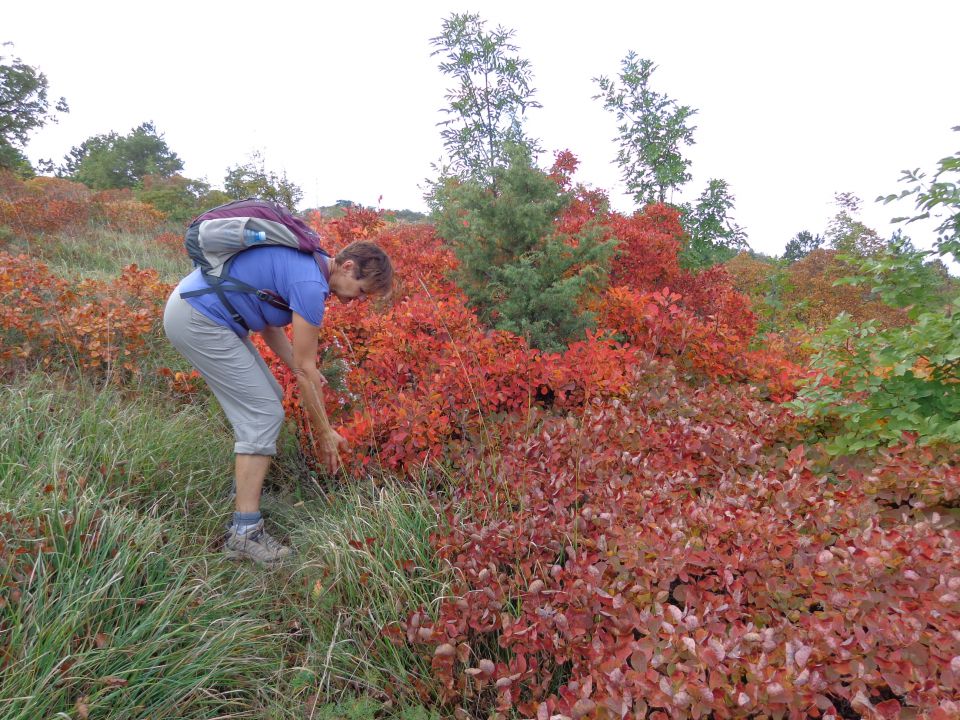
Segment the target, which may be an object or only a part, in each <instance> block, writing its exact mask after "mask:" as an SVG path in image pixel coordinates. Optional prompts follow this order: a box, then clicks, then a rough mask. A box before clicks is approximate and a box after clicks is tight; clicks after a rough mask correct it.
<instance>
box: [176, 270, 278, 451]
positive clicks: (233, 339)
mask: <svg viewBox="0 0 960 720" xmlns="http://www.w3.org/2000/svg"><path fill="white" fill-rule="evenodd" d="M163 329H164V331H165V332H166V333H167V337H168V338H169V339H170V342H171V343H172V344H173V346H174V347H175V348H177V350H179V351H180V353H181V354H182V355H183V356H184V357H185V358H187V360H189V361H190V363H191V364H192V365H193V366H194V367H195V368H196V369H197V370H198V371H199V373H200V374H201V375H202V376H203V378H204V380H206V381H207V384H208V385H209V386H210V389H211V390H213V394H214V395H215V396H216V398H217V400H218V401H219V403H220V406H221V407H222V408H223V411H224V413H225V414H226V416H227V419H228V420H229V421H230V424H231V425H232V426H233V434H234V439H235V443H234V446H233V451H234V452H235V453H237V454H241V455H276V454H277V436H278V435H279V434H280V426H281V425H282V424H283V418H284V413H283V390H282V389H281V388H280V384H279V383H278V382H277V379H276V378H275V377H274V376H273V373H272V372H270V368H268V367H267V364H266V362H264V360H263V358H262V357H261V356H260V353H259V352H257V349H256V348H255V347H254V345H253V343H252V342H250V339H249V338H246V337H245V338H240V337H238V336H237V334H236V333H235V332H233V330H231V329H230V328H227V327H224V326H223V325H218V324H217V323H215V322H214V321H213V320H211V319H210V318H208V317H207V316H206V315H204V314H203V313H201V312H200V311H199V310H196V309H195V308H194V307H193V306H191V305H190V303H188V302H187V301H186V300H184V299H183V298H181V297H180V287H179V286H178V287H176V288H175V289H174V291H173V292H172V293H171V295H170V297H169V299H168V300H167V307H166V310H165V311H164V314H163Z"/></svg>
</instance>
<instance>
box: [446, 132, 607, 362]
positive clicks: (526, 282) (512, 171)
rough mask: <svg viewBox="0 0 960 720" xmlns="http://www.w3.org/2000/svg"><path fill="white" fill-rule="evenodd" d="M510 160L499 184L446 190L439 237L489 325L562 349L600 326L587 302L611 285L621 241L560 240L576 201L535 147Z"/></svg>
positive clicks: (590, 232)
mask: <svg viewBox="0 0 960 720" xmlns="http://www.w3.org/2000/svg"><path fill="white" fill-rule="evenodd" d="M505 153H506V156H507V158H508V160H509V164H508V166H507V167H497V168H494V169H493V174H492V177H491V184H487V183H485V182H481V181H479V180H475V179H471V180H465V181H463V182H461V183H449V184H447V185H445V186H444V187H443V188H442V195H443V196H442V197H441V198H439V199H440V200H441V202H442V205H443V207H444V211H443V212H442V213H441V214H440V215H439V216H438V220H437V230H438V233H439V234H440V236H441V237H443V238H444V239H446V240H447V241H448V242H450V244H451V245H452V247H453V250H454V252H455V254H456V255H457V258H458V259H459V260H460V265H459V268H458V270H457V273H456V275H455V279H456V281H457V283H458V284H459V286H460V287H461V288H462V289H463V291H464V293H465V294H466V296H467V298H468V299H469V301H470V303H471V305H472V306H473V307H474V308H476V310H477V312H478V314H479V316H480V318H481V319H482V320H483V321H485V322H486V323H487V324H489V325H492V326H493V327H496V328H498V329H503V330H509V331H511V332H514V333H517V334H519V335H522V336H524V337H526V338H527V340H528V341H529V342H530V343H531V345H533V346H535V347H539V348H542V349H545V350H558V349H561V348H562V347H563V346H564V345H565V344H566V343H567V342H569V341H571V340H573V339H577V338H580V337H582V336H583V333H584V330H586V329H587V328H589V327H591V326H592V324H593V316H592V314H591V313H590V312H589V311H588V310H587V309H586V303H587V301H588V300H589V298H590V297H591V295H592V294H593V293H595V292H596V291H597V290H598V289H599V288H601V287H602V286H603V284H604V283H605V281H606V276H607V265H608V261H609V258H610V256H611V255H612V253H613V246H614V241H605V240H602V239H601V232H600V230H599V229H598V228H596V227H593V226H587V227H586V228H585V229H584V230H583V231H581V232H580V233H579V234H578V235H577V236H576V237H566V236H563V235H559V234H557V233H556V232H555V230H554V220H555V219H556V217H557V216H558V215H559V214H560V213H561V212H562V210H563V209H564V208H565V207H566V206H567V204H568V203H569V202H570V195H569V194H567V193H565V192H563V191H562V190H561V188H560V187H559V186H558V185H557V183H556V181H555V180H554V179H552V178H550V177H549V176H548V175H547V174H546V173H544V172H543V171H541V170H539V169H538V168H536V167H535V166H534V165H533V162H532V158H531V156H530V150H529V148H527V147H524V146H521V145H512V144H508V145H506V146H505ZM491 186H495V187H496V188H497V192H496V193H494V191H493V189H492V187H491Z"/></svg>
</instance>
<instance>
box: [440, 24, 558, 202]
mask: <svg viewBox="0 0 960 720" xmlns="http://www.w3.org/2000/svg"><path fill="white" fill-rule="evenodd" d="M513 35H514V31H513V30H507V29H504V28H503V27H497V29H496V30H493V31H488V30H487V29H486V27H485V22H484V21H483V20H482V19H481V18H480V16H479V15H477V14H471V13H453V14H452V15H450V17H448V18H447V19H446V20H444V21H443V32H441V33H440V35H437V36H436V37H434V38H432V39H431V40H430V42H431V44H432V45H433V47H434V48H435V50H434V51H433V53H432V55H433V56H437V55H440V56H442V58H443V60H442V61H441V62H440V65H439V67H440V70H441V72H443V74H444V75H447V76H449V77H450V78H452V79H453V80H454V82H455V84H454V86H453V87H451V88H450V89H449V90H448V92H447V95H446V99H447V101H448V103H449V105H448V106H447V107H445V108H443V109H442V110H443V112H444V113H446V114H447V116H448V118H447V119H446V120H444V121H443V122H441V123H440V126H441V127H442V128H443V130H442V131H441V133H440V135H441V137H442V138H443V145H444V148H446V151H447V153H448V155H449V159H450V165H449V168H448V173H449V174H453V175H455V176H457V177H460V178H464V179H470V180H475V181H479V182H481V183H485V184H490V183H492V182H493V181H494V171H495V169H496V168H503V167H506V166H507V165H508V163H509V158H508V157H507V154H506V151H505V147H506V145H507V144H514V145H519V146H522V147H526V148H527V149H528V150H530V151H531V152H532V153H535V152H536V151H537V149H538V148H537V142H536V140H534V139H533V138H530V137H529V136H527V134H526V132H525V131H524V128H523V119H524V115H525V114H526V111H527V110H529V109H532V108H539V107H540V103H539V102H537V101H536V100H534V94H535V93H536V90H535V89H534V88H533V86H532V84H531V83H532V82H533V70H532V67H531V65H530V61H529V60H525V59H524V58H522V57H520V56H519V55H517V54H516V52H517V49H518V48H517V46H516V45H514V44H513V43H512V42H511V39H512V38H513Z"/></svg>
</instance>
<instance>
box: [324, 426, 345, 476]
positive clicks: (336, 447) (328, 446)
mask: <svg viewBox="0 0 960 720" xmlns="http://www.w3.org/2000/svg"><path fill="white" fill-rule="evenodd" d="M347 447H348V446H347V441H346V439H345V438H344V437H343V436H342V435H340V433H338V432H336V431H335V430H331V431H330V432H329V433H321V434H320V437H319V438H318V439H317V450H318V451H319V454H320V462H321V463H323V467H324V469H325V470H326V471H327V472H328V473H330V474H331V475H333V474H334V473H335V472H337V468H339V467H340V450H346V449H347Z"/></svg>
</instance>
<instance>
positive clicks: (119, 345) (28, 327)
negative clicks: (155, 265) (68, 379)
mask: <svg viewBox="0 0 960 720" xmlns="http://www.w3.org/2000/svg"><path fill="white" fill-rule="evenodd" d="M170 289H171V288H170V286H169V285H167V284H165V283H162V282H160V280H159V276H158V274H157V272H156V271H155V270H141V269H140V268H138V267H137V266H136V265H130V266H128V267H126V268H124V270H123V272H122V273H121V274H120V276H119V277H118V278H116V279H115V280H113V281H111V282H99V281H93V280H83V281H80V282H78V283H75V284H74V283H71V282H68V281H67V280H64V279H62V278H59V277H57V276H56V275H54V274H53V273H51V272H50V270H49V269H48V268H47V267H46V265H44V264H43V263H41V262H39V261H38V260H36V258H32V257H29V256H27V255H17V256H13V255H9V254H5V253H0V339H2V345H0V346H2V351H0V360H3V361H4V362H5V363H8V368H13V367H15V365H22V364H29V363H39V364H42V365H44V366H46V365H49V364H50V363H51V362H52V361H54V360H56V359H60V360H63V361H65V362H66V363H67V364H68V365H72V366H75V367H78V368H79V369H81V370H83V371H85V372H92V373H93V374H94V376H96V377H99V378H103V379H110V380H113V381H119V380H121V379H123V378H124V377H127V376H129V375H130V374H135V373H138V372H139V366H138V355H139V354H140V353H141V352H142V351H143V349H144V347H145V346H146V343H147V341H148V339H149V338H150V337H152V336H154V335H155V334H156V333H157V332H158V326H159V319H160V308H161V307H162V306H163V303H164V301H165V300H166V298H167V295H168V294H169V292H170Z"/></svg>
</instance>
